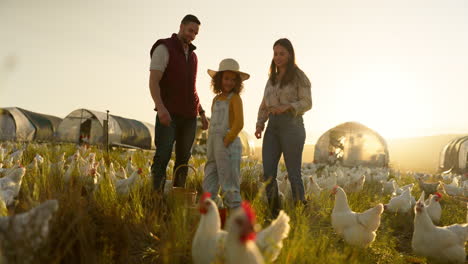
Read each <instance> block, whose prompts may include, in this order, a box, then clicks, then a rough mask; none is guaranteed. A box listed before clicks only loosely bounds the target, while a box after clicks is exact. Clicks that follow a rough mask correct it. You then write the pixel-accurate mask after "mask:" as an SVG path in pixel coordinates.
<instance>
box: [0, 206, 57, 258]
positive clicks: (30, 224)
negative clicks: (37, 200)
mask: <svg viewBox="0 0 468 264" xmlns="http://www.w3.org/2000/svg"><path fill="white" fill-rule="evenodd" d="M57 209H58V202H57V200H48V201H45V202H43V203H42V204H40V205H38V206H36V207H34V208H32V209H31V210H29V211H27V212H25V213H21V214H17V215H12V216H3V217H0V240H1V241H2V246H3V247H5V246H6V247H7V248H8V249H9V250H10V249H11V250H14V251H15V252H14V253H12V252H9V255H16V256H21V260H22V263H34V261H33V257H34V252H33V251H35V250H38V249H39V248H41V246H42V245H43V243H44V241H45V240H46V239H47V236H48V234H49V221H50V219H51V218H52V216H53V214H54V213H55V212H56V211H57ZM25 242H27V243H25Z"/></svg>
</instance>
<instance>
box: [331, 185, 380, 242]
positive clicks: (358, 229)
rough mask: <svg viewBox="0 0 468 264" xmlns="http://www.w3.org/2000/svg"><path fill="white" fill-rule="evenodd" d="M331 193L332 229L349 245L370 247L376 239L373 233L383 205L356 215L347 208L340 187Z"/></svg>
mask: <svg viewBox="0 0 468 264" xmlns="http://www.w3.org/2000/svg"><path fill="white" fill-rule="evenodd" d="M332 192H333V193H334V194H335V206H334V207H333V211H332V215H331V222H332V226H333V229H334V230H335V231H336V233H337V234H338V235H340V236H342V237H343V239H344V241H345V242H346V243H348V244H350V245H353V246H357V247H367V246H368V245H370V243H372V242H373V241H374V239H375V237H376V233H375V231H376V230H377V229H378V228H379V226H380V216H381V214H382V212H383V210H384V207H383V205H382V204H378V205H376V206H375V207H373V208H370V209H368V210H366V211H365V212H362V213H356V212H353V211H351V209H350V208H349V205H348V198H347V196H346V193H345V192H344V190H343V189H342V188H341V187H339V186H335V187H334V188H333V191H332Z"/></svg>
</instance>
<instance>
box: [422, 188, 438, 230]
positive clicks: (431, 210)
mask: <svg viewBox="0 0 468 264" xmlns="http://www.w3.org/2000/svg"><path fill="white" fill-rule="evenodd" d="M421 195H422V196H423V197H424V191H423V194H421ZM440 199H442V195H441V194H440V193H438V192H436V193H435V194H431V195H429V198H428V199H427V200H426V201H425V204H426V206H427V213H428V214H429V217H431V220H432V222H434V224H436V225H437V224H439V222H440V216H441V214H442V207H441V206H440V203H439V201H440Z"/></svg>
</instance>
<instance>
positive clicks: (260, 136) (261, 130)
mask: <svg viewBox="0 0 468 264" xmlns="http://www.w3.org/2000/svg"><path fill="white" fill-rule="evenodd" d="M262 132H263V128H261V127H257V129H256V130H255V137H256V138H258V139H260V138H262Z"/></svg>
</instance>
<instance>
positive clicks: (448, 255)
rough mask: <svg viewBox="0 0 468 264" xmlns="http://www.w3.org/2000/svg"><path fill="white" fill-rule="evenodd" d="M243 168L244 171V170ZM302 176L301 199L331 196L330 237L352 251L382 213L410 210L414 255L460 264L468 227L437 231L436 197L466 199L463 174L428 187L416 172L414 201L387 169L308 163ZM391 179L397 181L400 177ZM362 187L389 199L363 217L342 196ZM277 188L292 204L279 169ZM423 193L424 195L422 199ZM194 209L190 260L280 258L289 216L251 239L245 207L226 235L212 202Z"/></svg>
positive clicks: (370, 235) (467, 182)
mask: <svg viewBox="0 0 468 264" xmlns="http://www.w3.org/2000/svg"><path fill="white" fill-rule="evenodd" d="M247 169H248V168H244V170H247ZM250 169H253V170H260V165H258V164H257V165H254V167H253V168H250ZM319 170H320V172H319ZM302 173H303V183H304V186H305V190H306V194H307V195H306V196H308V197H311V196H314V195H319V194H320V193H321V192H322V191H323V190H328V191H331V193H332V194H334V195H335V204H334V207H333V211H332V213H331V224H332V227H333V229H334V230H335V232H336V233H337V234H338V235H339V236H341V237H342V238H343V240H344V241H345V242H346V243H347V244H349V245H352V246H356V247H367V246H369V245H370V244H371V243H372V242H373V241H374V240H375V238H376V231H377V229H378V228H379V226H380V220H381V217H382V213H383V212H384V210H387V211H389V212H392V213H404V214H406V213H409V212H410V210H411V209H412V208H414V213H415V216H414V232H413V237H412V241H411V245H412V249H413V252H414V253H415V254H418V255H421V256H424V257H427V258H428V259H431V260H433V261H436V262H441V263H465V259H466V252H465V242H466V241H467V240H468V224H466V223H465V224H453V225H450V226H436V224H439V222H440V217H441V214H442V208H441V205H440V203H439V201H440V199H441V198H442V194H441V193H440V192H443V193H445V194H447V195H450V196H455V195H457V196H462V197H464V196H466V194H468V192H467V190H468V175H463V176H462V175H439V176H438V177H439V178H440V180H439V181H436V182H428V180H433V179H434V178H435V176H433V175H428V174H420V173H415V174H413V176H414V178H415V181H416V182H417V183H418V184H419V187H420V189H421V190H422V193H421V196H420V198H419V199H418V200H417V201H416V199H415V198H414V197H413V196H412V194H411V191H412V189H413V187H414V186H415V184H414V183H411V184H408V185H405V186H402V187H399V186H398V184H397V183H396V181H395V179H390V180H389V179H388V178H389V171H388V170H387V169H373V170H371V169H369V168H362V167H357V168H352V169H348V168H343V167H338V166H331V167H329V166H317V165H315V164H308V165H307V166H304V168H303V171H302ZM317 175H320V176H321V177H318V176H317ZM395 176H396V177H399V173H396V174H395ZM460 180H463V184H462V187H460V186H459V181H460ZM444 181H451V183H450V184H445V183H444ZM365 182H378V183H380V184H382V189H381V192H382V195H388V194H390V195H391V199H390V200H389V202H388V203H387V204H382V203H379V204H377V205H376V206H374V207H372V208H370V209H368V210H366V211H364V212H361V213H359V212H354V211H352V210H351V208H350V207H349V204H348V198H347V195H346V192H348V193H349V192H358V191H361V190H362V189H363V188H364V183H365ZM259 184H260V183H259ZM277 184H278V189H279V192H280V197H281V198H282V199H292V196H291V187H290V184H289V182H288V179H287V174H286V173H285V172H282V171H281V170H278V178H277ZM345 190H346V191H345ZM439 191H440V192H439ZM426 192H427V193H429V197H428V199H427V200H425V193H426ZM207 196H208V197H209V196H210V195H209V194H208V195H207ZM199 207H200V212H201V219H200V223H199V226H198V229H197V232H196V234H195V237H194V240H193V244H192V256H193V260H194V262H195V263H198V264H203V263H224V262H223V261H225V262H226V263H264V262H272V261H274V260H275V259H276V257H277V256H278V255H279V252H280V250H281V248H282V241H283V239H285V238H286V237H287V236H288V232H289V229H290V227H289V217H288V216H287V215H286V213H285V212H284V211H281V213H280V215H279V216H278V218H277V219H276V220H275V221H273V222H272V223H271V225H270V226H269V227H267V228H265V229H264V230H262V231H260V232H258V233H257V238H256V239H255V236H254V235H252V236H250V235H251V234H255V233H252V232H254V231H253V228H252V226H253V225H254V223H252V221H251V217H249V215H254V213H250V211H251V210H252V209H251V208H250V207H248V208H247V209H246V208H245V207H244V206H243V207H241V208H240V209H237V211H236V212H235V213H234V214H233V215H232V216H231V218H230V220H228V224H227V228H226V230H222V229H221V228H220V220H219V215H218V208H217V206H216V204H215V203H214V202H213V201H212V200H210V199H209V198H206V196H203V197H202V198H201V199H200V205H199ZM467 222H468V212H467ZM265 234H268V235H265ZM202 237H203V238H202ZM246 237H251V239H246ZM265 237H269V239H267V241H269V242H268V243H263V242H261V241H263V239H264V238H265ZM227 238H229V239H227ZM265 246H266V247H265ZM266 248H271V249H272V250H273V252H274V254H271V252H272V250H271V249H270V250H265V249H266ZM207 252H208V254H207ZM267 252H268V253H270V254H268V253H267ZM234 256H235V257H234ZM272 256H273V257H272ZM239 260H241V261H239Z"/></svg>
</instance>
